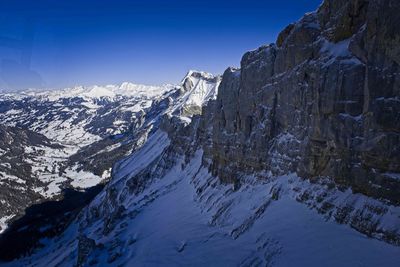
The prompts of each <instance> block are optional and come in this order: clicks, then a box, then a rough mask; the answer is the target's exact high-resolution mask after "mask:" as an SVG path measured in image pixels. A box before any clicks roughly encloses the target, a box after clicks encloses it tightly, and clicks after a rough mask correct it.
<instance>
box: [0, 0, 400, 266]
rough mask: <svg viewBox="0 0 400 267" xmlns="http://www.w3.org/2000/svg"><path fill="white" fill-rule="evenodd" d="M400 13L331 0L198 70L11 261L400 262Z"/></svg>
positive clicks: (366, 0) (391, 3)
mask: <svg viewBox="0 0 400 267" xmlns="http://www.w3.org/2000/svg"><path fill="white" fill-rule="evenodd" d="M399 14H400V2H398V1H395V0H325V1H324V2H323V3H322V5H321V6H320V7H319V9H318V10H317V11H316V12H312V13H308V14H306V15H305V16H304V17H303V18H301V19H300V20H299V21H298V22H296V23H294V24H291V25H289V26H288V27H286V28H285V29H284V30H283V31H282V32H281V33H280V34H279V36H278V39H277V41H276V44H271V45H266V46H262V47H260V48H258V49H256V50H254V51H249V52H247V53H246V54H245V55H244V56H243V58H242V61H241V66H240V68H239V69H236V68H228V69H227V70H226V71H225V73H224V74H223V76H222V80H221V81H219V78H214V77H212V76H210V77H208V75H204V74H202V73H197V74H194V73H189V77H186V78H185V79H184V80H183V82H182V86H181V87H180V88H179V90H178V91H176V92H178V93H177V94H179V95H180V97H179V98H177V101H175V102H174V104H172V105H171V106H170V108H169V109H168V111H167V112H165V113H163V115H162V116H160V117H159V120H158V121H157V122H158V124H157V123H156V124H154V125H156V126H155V127H154V130H153V131H151V132H149V133H148V134H147V138H146V139H145V140H143V143H142V145H141V147H138V148H136V149H134V151H133V152H132V153H131V154H129V155H127V156H126V157H124V158H123V159H121V160H119V161H117V162H116V163H115V164H114V166H113V168H112V178H111V180H110V181H109V182H108V183H107V185H106V186H105V187H104V189H102V191H101V192H100V193H99V194H98V195H97V196H96V197H95V198H94V199H93V200H92V201H91V202H90V203H89V204H88V205H86V206H85V207H84V208H83V209H82V210H81V211H80V212H79V214H78V215H77V216H76V218H75V219H73V220H71V222H70V223H69V224H68V226H67V228H66V229H65V230H63V231H62V232H60V233H58V234H57V235H56V236H55V237H50V238H42V239H40V245H39V246H38V247H37V248H36V250H34V251H33V252H32V253H31V254H30V255H28V256H25V257H22V258H20V259H17V260H14V261H12V262H9V263H5V264H4V265H5V266H21V265H24V266H46V265H47V266H165V265H167V266H204V265H208V266H232V265H233V266H292V265H298V266H321V265H324V266H355V265H361V266H398V263H399V252H400V247H399V245H400V207H399V200H400V199H399V196H400V194H399V192H400V190H399V186H400V179H399V177H400V165H399V162H400V160H399V159H400V158H399V157H400V150H399V149H400V142H399V141H400V140H399V138H400V131H399V125H400V123H399V114H400V106H399V105H398V104H399V101H400V92H399V90H398V88H399V76H398V74H399V73H400V67H399V64H400V57H399V55H400V53H399V52H400V50H399V47H400V46H399V40H400V39H399V38H400V29H399V28H398V27H397V24H398V23H397V22H398V21H399ZM198 77H201V78H198ZM199 79H200V80H199ZM210 83H212V84H213V85H212V86H209V84H210ZM218 84H219V85H218ZM217 85H218V90H217V88H216V87H217ZM201 88H203V89H204V88H209V89H208V91H209V92H210V93H204V90H201ZM196 90H200V91H198V92H199V93H196V92H197V91H196ZM199 99H200V101H198V100H199ZM203 101H205V102H203ZM193 103H197V107H196V108H194V107H193ZM200 104H201V106H202V107H201V108H200Z"/></svg>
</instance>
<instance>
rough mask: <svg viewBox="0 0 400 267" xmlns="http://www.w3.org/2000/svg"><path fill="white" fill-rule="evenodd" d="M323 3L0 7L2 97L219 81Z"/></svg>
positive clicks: (204, 0)
mask: <svg viewBox="0 0 400 267" xmlns="http://www.w3.org/2000/svg"><path fill="white" fill-rule="evenodd" d="M320 3H321V0H278V1H277V0H274V1H266V0H264V1H263V0H241V1H240V0H229V1H225V0H224V1H222V0H214V1H211V0H201V1H178V0H143V1H137V0H130V1H128V0H107V1H106V0H80V1H78V0H0V91H1V90H2V91H8V90H21V89H26V88H47V89H51V88H54V89H56V88H65V87H72V86H76V85H94V84H98V85H106V84H119V83H122V82H124V81H130V82H134V83H141V84H153V85H156V84H164V83H173V84H175V83H178V82H179V81H180V80H181V79H182V78H183V76H184V75H185V74H186V72H187V71H188V70H190V69H195V70H202V71H207V72H211V73H214V74H221V73H223V71H224V70H225V69H226V68H227V67H229V66H236V67H238V66H239V64H240V59H241V57H242V55H243V54H244V53H245V52H246V51H248V50H252V49H255V48H257V47H259V46H261V45H264V44H268V43H272V42H275V40H276V37H277V35H278V34H279V32H280V31H281V30H283V28H284V27H285V26H286V25H287V24H289V23H291V22H295V21H297V20H298V19H300V18H301V17H302V16H303V14H304V13H306V12H310V11H314V10H316V9H317V8H318V6H319V5H320Z"/></svg>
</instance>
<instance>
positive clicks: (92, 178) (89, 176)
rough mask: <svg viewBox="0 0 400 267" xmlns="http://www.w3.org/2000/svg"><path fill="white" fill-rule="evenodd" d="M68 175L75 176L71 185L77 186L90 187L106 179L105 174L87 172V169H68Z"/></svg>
mask: <svg viewBox="0 0 400 267" xmlns="http://www.w3.org/2000/svg"><path fill="white" fill-rule="evenodd" d="M66 175H67V176H68V177H73V181H72V182H71V185H72V186H73V187H75V188H81V189H84V188H89V187H92V186H95V185H97V184H99V183H101V182H102V181H104V178H103V176H102V177H99V176H97V175H94V174H93V173H90V172H86V171H77V170H76V168H75V169H71V168H70V169H67V170H66Z"/></svg>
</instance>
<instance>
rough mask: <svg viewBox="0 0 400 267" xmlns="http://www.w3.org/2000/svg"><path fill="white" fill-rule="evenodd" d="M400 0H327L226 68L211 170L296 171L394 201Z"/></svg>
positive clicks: (399, 134)
mask: <svg viewBox="0 0 400 267" xmlns="http://www.w3.org/2000/svg"><path fill="white" fill-rule="evenodd" d="M399 11H400V3H399V2H398V1H374V0H372V1H361V0H360V1H347V0H346V1H325V2H324V3H323V4H322V5H321V7H320V8H319V10H318V11H317V12H314V13H309V14H306V15H305V16H304V17H303V18H302V19H301V20H300V21H299V22H297V23H296V24H292V25H289V26H288V27H287V28H286V29H285V30H284V31H282V32H281V33H280V35H279V37H278V40H277V43H276V44H271V45H268V46H264V47H261V48H259V49H257V50H255V51H251V52H248V53H246V54H245V55H244V56H243V58H242V62H241V68H240V69H237V70H235V69H228V70H227V71H226V72H225V73H224V76H223V80H222V84H221V86H220V94H219V95H218V99H217V102H216V104H215V105H214V107H211V109H214V111H212V112H213V113H214V114H216V115H215V120H213V122H212V123H213V136H212V142H213V145H212V147H211V148H210V150H209V152H208V153H209V155H207V156H208V157H209V158H211V159H212V161H213V163H212V169H213V173H214V174H215V175H218V176H219V177H221V178H222V179H223V180H224V181H227V182H240V174H241V173H251V172H257V171H271V173H272V174H273V175H280V174H284V173H288V172H297V173H298V174H299V175H300V176H301V177H303V178H306V179H311V180H317V179H319V178H320V177H330V179H332V181H333V182H335V183H336V184H339V185H343V186H346V187H351V188H352V190H353V191H354V192H360V193H362V194H365V195H367V196H372V197H374V198H377V199H382V200H387V201H389V202H391V203H393V204H396V205H398V204H399V203H400V194H399V192H400V179H399V173H400V131H399V130H400V128H399V126H400V121H399V120H400V105H399V104H400V89H399V88H400V86H399V85H400V84H399V82H400V72H399V70H400V69H399V63H400V48H399V40H400V39H399V38H400V30H399V29H398V27H397V24H398V23H399V21H400V16H399Z"/></svg>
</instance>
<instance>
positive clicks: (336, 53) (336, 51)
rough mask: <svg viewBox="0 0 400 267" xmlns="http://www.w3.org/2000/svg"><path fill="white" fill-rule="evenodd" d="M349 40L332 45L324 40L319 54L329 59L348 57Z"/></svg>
mask: <svg viewBox="0 0 400 267" xmlns="http://www.w3.org/2000/svg"><path fill="white" fill-rule="evenodd" d="M350 41H351V39H350V38H349V39H346V40H343V41H340V42H338V43H332V42H329V41H327V40H324V43H323V45H322V48H321V53H326V54H327V55H329V56H331V57H346V56H350V55H351V54H350V51H349V44H350Z"/></svg>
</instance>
